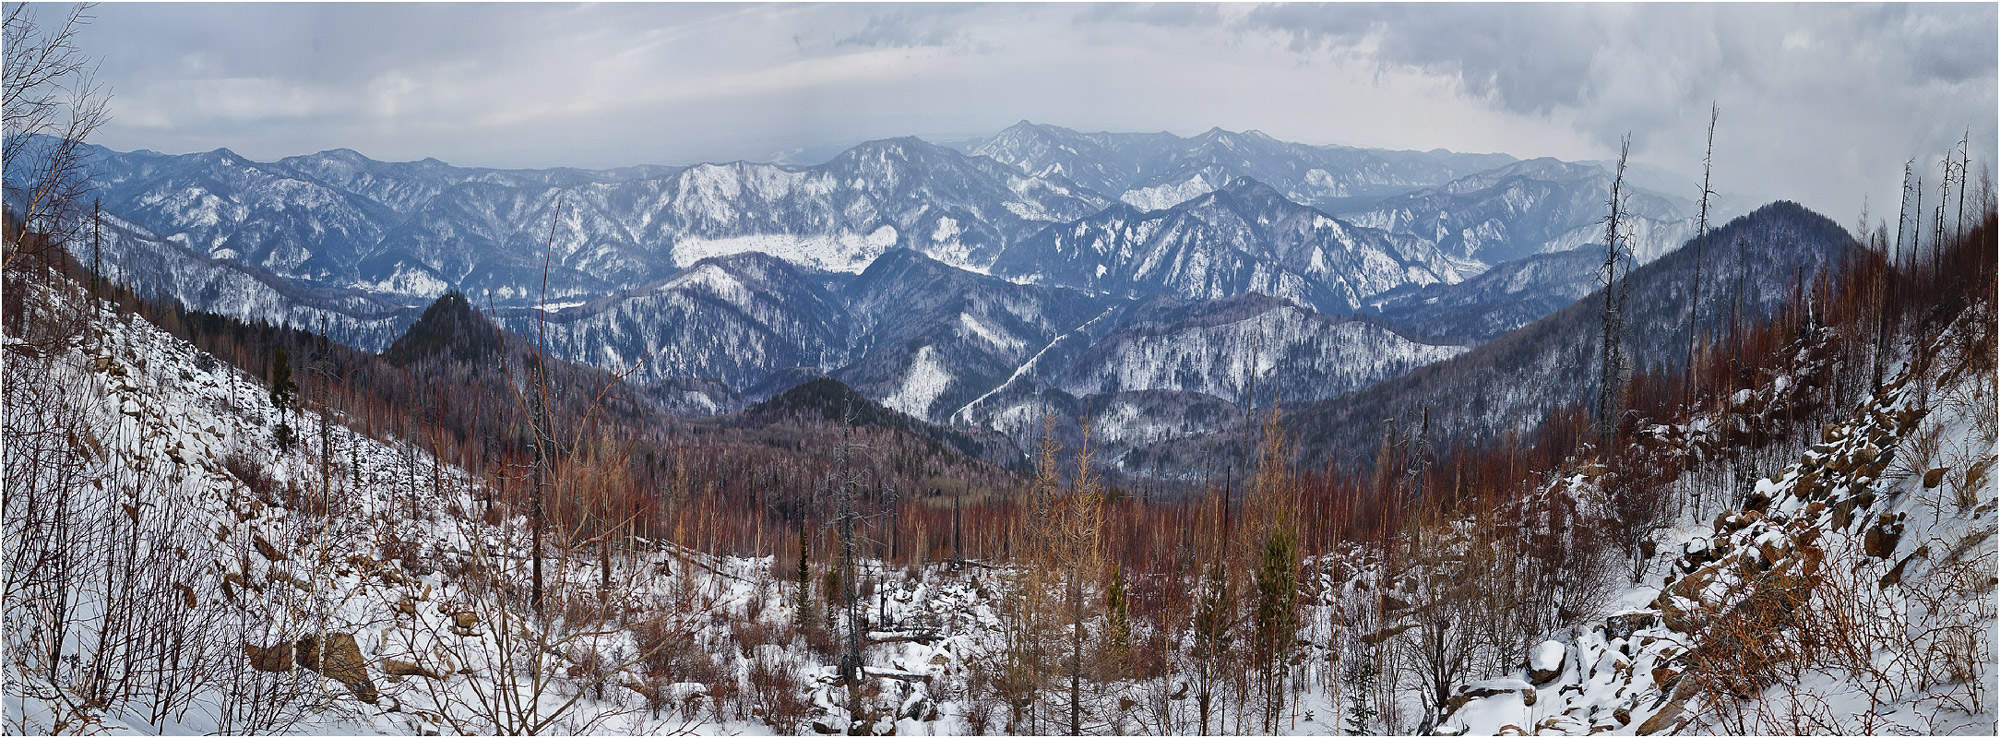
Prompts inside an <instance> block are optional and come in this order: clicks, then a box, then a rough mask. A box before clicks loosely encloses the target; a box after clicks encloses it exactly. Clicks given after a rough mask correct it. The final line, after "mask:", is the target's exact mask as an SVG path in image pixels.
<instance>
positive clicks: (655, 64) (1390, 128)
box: [86, 5, 1996, 215]
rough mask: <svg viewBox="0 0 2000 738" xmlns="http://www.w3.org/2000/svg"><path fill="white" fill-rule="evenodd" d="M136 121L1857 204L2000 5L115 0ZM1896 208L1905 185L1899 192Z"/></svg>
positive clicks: (1932, 135)
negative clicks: (1703, 155) (1624, 188)
mask: <svg viewBox="0 0 2000 738" xmlns="http://www.w3.org/2000/svg"><path fill="white" fill-rule="evenodd" d="M98 15H99V17H100V18H99V22H98V24H97V26H96V27H95V28H93V29H92V30H91V31H90V32H89V33H90V35H89V36H88V37H87V39H86V41H87V42H95V43H98V44H101V46H100V48H102V49H104V50H105V51H104V66H103V73H104V76H105V77H106V79H107V81H110V82H112V83H113V84H114V86H115V87H116V89H117V93H118V97H117V99H116V100H115V102H114V107H115V110H114V112H115V114H116V115H117V119H116V120H115V121H114V122H113V124H112V125H111V126H108V127H107V128H106V129H104V131H103V132H102V135H101V137H100V140H101V141H102V142H103V143H106V144H108V145H113V146H116V147H120V148H138V147H148V148H156V149H162V150H196V149H207V148H213V147H216V146H230V147H232V148H236V149H237V150H239V151H242V152H243V153H245V154H247V155H251V156H257V157H275V156H282V155H287V154H294V153H300V152H305V151H312V150H317V149H322V148H330V147H334V146H348V147H352V148H356V149H359V150H361V151H363V152H365V153H368V154H370V155H374V156H380V157H384V158H420V157H423V156H437V157H439V158H442V159H446V160H449V161H454V162H458V163H465V164H482V165H501V166H551V165H576V166H615V165H622V164H630V163H640V162H690V161H703V160H711V161H712V160H725V159H733V158H764V157H767V156H769V155H771V153H772V152H775V151H780V150H795V149H801V148H811V149H824V147H825V146H827V145H828V144H833V143H839V142H852V141H858V140H861V139H864V138H874V137H882V136H893V135H904V134H912V133H914V134H955V135H972V134H980V133H989V132H991V131H993V130H997V129H998V128H1000V127H1002V126H1005V125H1007V124H1009V123H1012V122H1013V121H1015V120H1018V119H1021V118H1028V119H1033V120H1042V121H1048V122H1053V123H1058V124H1062V125H1068V126H1072V127H1078V128H1087V129H1109V130H1135V131H1141V130H1160V129H1167V130H1173V131H1176V132H1180V133H1194V132H1198V131H1201V130H1204V129H1206V128H1208V127H1210V126H1216V125H1220V126H1223V127H1225V128H1233V129H1247V128H1256V129H1261V130H1263V131H1265V132H1267V133H1270V134H1271V135H1274V136H1277V137H1280V138H1287V139H1292V140H1299V141H1306V142H1312V143H1345V144H1354V145H1364V146H1384V147H1395V148H1433V147H1446V148H1453V149H1458V150H1466V151H1505V152H1508V153H1512V154H1515V155H1520V156H1536V155H1553V156H1561V157H1565V158H1600V157H1604V156H1608V155H1609V154H1610V153H1611V147H1612V146H1613V145H1614V143H1613V142H1615V141H1616V139H1617V137H1618V135H1619V134H1621V133H1623V132H1624V131H1627V130H1630V131H1632V132H1633V133H1634V139H1635V149H1636V155H1637V156H1638V158H1639V159H1640V160H1641V161H1644V162H1648V163H1652V164H1655V165H1658V166H1663V167H1667V168H1669V169H1675V170H1679V171H1681V172H1683V173H1687V172H1690V171H1691V170H1692V169H1693V168H1694V166H1695V165H1696V162H1698V160H1699V158H1700V157H1699V152H1700V148H1701V137H1702V134H1703V130H1702V128H1703V124H1705V123H1706V117H1705V115H1704V114H1705V113H1706V111H1707V107H1708V103H1709V101H1710V100H1715V101H1718V102H1719V103H1720V104H1721V105H1722V108H1723V117H1722V127H1721V130H1720V131H1719V132H1718V135H1717V177H1718V181H1719V182H1720V183H1721V185H1720V187H1721V188H1722V189H1725V190H1729V191H1732V192H1737V193H1742V194H1746V195H1750V196H1753V197H1758V198H1770V197H1779V196H1790V197H1794V198H1797V199H1801V200H1802V201H1804V202H1806V203H1807V204H1808V205H1811V206H1814V207H1817V208H1821V209H1823V210H1827V211H1829V212H1830V213H1832V214H1836V215H1838V214H1840V213H1843V212H1852V211H1853V209H1854V208H1856V207H1858V206H1859V201H1860V198H1861V196H1862V194H1863V193H1866V194H1868V195H1869V196H1870V197H1871V198H1872V199H1874V200H1875V201H1877V202H1881V201H1884V200H1885V199H1887V200H1893V199H1894V194H1893V192H1894V187H1895V177H1896V175H1897V174H1898V173H1899V172H1900V164H1901V162H1902V161H1903V160H1904V159H1905V158H1908V157H1909V156H1911V155H1913V154H1916V153H1920V152H1941V151H1942V150H1943V149H1944V148H1945V146H1946V145H1948V143H1950V142H1956V141H1957V139H1958V137H1959V135H1960V133H1961V132H1962V131H1963V130H1964V129H1965V128H1966V127H1967V126H1971V127H1972V128H1973V129H1974V139H1975V140H1976V141H1978V142H1979V145H1978V146H1976V147H1975V149H1976V152H1975V156H1977V157H1980V158H1986V159H1990V158H1991V156H1992V148H1993V147H1992V141H1993V139H1994V137H1995V135H1996V133H1995V124H1994V109H1995V95H1994V92H1995V85H1996V82H1995V63H1994V56H1995V51H1994V35H1993V33H1992V28H1993V26H1994V22H1993V18H1994V9H1993V7H1992V6H1991V5H1982V6H1952V7H1938V6H1894V7H1875V6H1838V7H1830V6H1761V5H1760V6H1709V5H1697V6H1686V5H1672V6H1655V5H1647V6H1622V5H1615V6H1582V7H1579V6H1521V5H1490V6H1489V5H1475V6H1459V5H1416V6H1400V5H1399V6H1371V5H1347V6H1340V7H1331V8H1328V7H1320V6H1304V5H1284V6H1276V7H1254V6H1239V5H1224V6H1208V5H1169V6H1040V5H1029V6H1020V5H1009V6H987V5H964V6H950V7H937V6H901V5H899V6H863V5H836V6H824V5H804V6H790V5H788V6H706V5H704V6H651V5H610V6H596V5H559V6H546V5H500V6H494V5H416V6H405V5H309V6H290V5H243V6H238V5H232V6H226V7H224V6H213V5H158V6H153V5H107V6H104V7H101V8H99V10H98ZM1880 209H1881V208H1880V207H1879V206H1878V207H1877V210H1878V211H1879V210H1880Z"/></svg>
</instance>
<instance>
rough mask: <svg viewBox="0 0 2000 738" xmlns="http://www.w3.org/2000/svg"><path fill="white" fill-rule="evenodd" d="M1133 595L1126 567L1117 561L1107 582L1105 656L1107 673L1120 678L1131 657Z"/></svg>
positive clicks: (1113, 677) (1107, 675)
mask: <svg viewBox="0 0 2000 738" xmlns="http://www.w3.org/2000/svg"><path fill="white" fill-rule="evenodd" d="M1130 598H1131V595H1130V593H1128V592H1127V591H1126V589H1125V567H1124V566H1123V565H1118V564H1114V565H1112V567H1111V576H1110V577H1109V581H1108V582H1106V583H1105V585H1104V657H1103V659H1102V664H1103V665H1104V667H1105V669H1104V670H1105V672H1106V674H1105V676H1106V677H1108V678H1112V679H1119V678H1123V677H1124V676H1125V673H1124V672H1125V669H1126V666H1127V665H1128V664H1130V663H1131V657H1132V613H1131V604H1130Z"/></svg>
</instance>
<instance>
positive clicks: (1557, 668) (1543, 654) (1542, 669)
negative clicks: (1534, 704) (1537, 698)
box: [1528, 641, 1569, 684]
mask: <svg viewBox="0 0 2000 738" xmlns="http://www.w3.org/2000/svg"><path fill="white" fill-rule="evenodd" d="M1568 655H1569V647H1568V646H1565V645H1563V644H1562V643H1560V642H1558V641H1542V642H1541V643H1540V644H1538V645H1536V646H1535V647H1534V648H1533V649H1532V650H1530V651H1529V652H1528V681H1529V682H1530V683H1533V684H1548V683H1549V682H1553V681H1555V680H1556V678H1557V677H1560V676H1562V670H1563V659H1564V658H1565V657H1567V656H1568Z"/></svg>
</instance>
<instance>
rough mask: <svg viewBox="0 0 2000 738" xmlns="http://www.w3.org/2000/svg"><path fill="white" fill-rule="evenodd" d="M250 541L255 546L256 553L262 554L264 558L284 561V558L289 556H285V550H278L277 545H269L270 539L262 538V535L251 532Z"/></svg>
mask: <svg viewBox="0 0 2000 738" xmlns="http://www.w3.org/2000/svg"><path fill="white" fill-rule="evenodd" d="M250 543H251V544H253V545H255V546H256V547H257V553H259V554H263V556H264V558H265V560H268V561H284V560H286V559H289V558H291V557H289V556H286V555H285V552H283V551H279V550H278V547H277V546H273V545H271V542H270V541H266V540H264V536H262V535H258V534H255V533H253V534H251V535H250Z"/></svg>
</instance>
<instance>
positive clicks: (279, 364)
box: [271, 348, 298, 451]
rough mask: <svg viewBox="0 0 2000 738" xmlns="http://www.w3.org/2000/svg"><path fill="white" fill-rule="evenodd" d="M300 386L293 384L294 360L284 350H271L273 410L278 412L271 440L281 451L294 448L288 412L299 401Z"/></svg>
mask: <svg viewBox="0 0 2000 738" xmlns="http://www.w3.org/2000/svg"><path fill="white" fill-rule="evenodd" d="M297 393H298V385H296V384H293V383H292V359H291V357H289V356H287V355H285V350H284V349H283V348H273V349H271V408H272V409H274V410H277V411H278V425H277V427H274V428H272V429H271V440H272V441H273V442H275V443H277V445H278V450H280V451H290V450H291V448H292V441H293V438H292V436H293V434H292V424H291V423H289V422H287V420H286V415H285V413H286V411H287V410H290V409H291V408H292V406H293V403H294V402H296V400H297Z"/></svg>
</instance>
